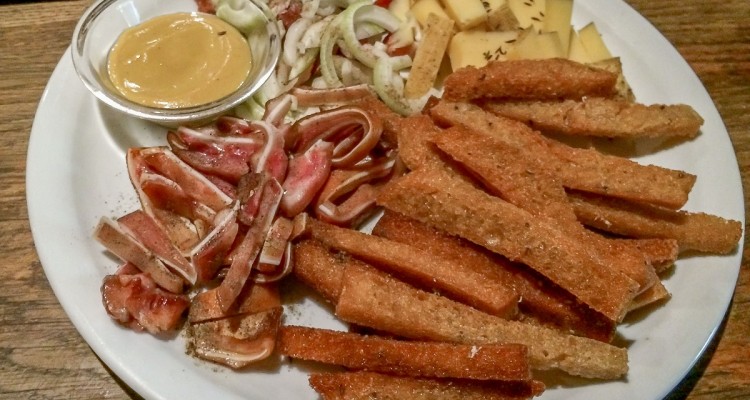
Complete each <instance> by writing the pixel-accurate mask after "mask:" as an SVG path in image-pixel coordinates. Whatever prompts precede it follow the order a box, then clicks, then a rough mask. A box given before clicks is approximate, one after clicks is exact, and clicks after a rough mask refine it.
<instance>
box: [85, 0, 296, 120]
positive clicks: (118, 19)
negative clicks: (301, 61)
mask: <svg viewBox="0 0 750 400" xmlns="http://www.w3.org/2000/svg"><path fill="white" fill-rule="evenodd" d="M245 1H247V2H248V4H247V6H248V7H254V8H256V9H257V10H258V11H259V14H260V15H262V16H263V18H264V22H265V24H264V25H263V26H264V28H262V29H257V30H255V31H253V32H252V33H251V34H250V35H249V36H248V43H249V45H250V49H251V52H252V58H253V62H252V65H251V70H250V73H249V75H248V76H247V78H246V79H245V81H244V82H243V83H242V85H241V86H240V87H239V89H238V90H236V91H235V92H233V93H232V94H230V95H228V96H226V97H224V98H222V99H219V100H216V101H213V102H210V103H206V104H202V105H198V106H193V107H184V108H171V109H168V108H155V107H148V106H144V105H141V104H138V103H135V102H132V101H130V100H128V99H126V98H125V97H123V96H122V95H121V94H120V93H119V91H118V90H117V89H115V88H114V86H113V85H112V83H111V82H110V80H109V76H108V73H107V57H108V54H109V50H110V48H111V47H112V45H113V44H114V43H115V41H116V40H117V38H118V37H119V36H120V34H121V33H122V32H123V31H124V30H126V29H128V28H131V27H133V26H135V25H138V24H140V23H142V22H144V21H146V20H148V19H151V18H153V17H156V16H160V15H165V14H171V13H177V12H195V11H196V4H195V1H193V0H158V1H155V0H99V1H97V2H96V3H94V4H93V5H91V6H90V7H89V8H88V9H87V10H86V11H85V12H84V14H83V15H82V16H81V18H80V20H79V21H78V24H77V25H76V28H75V31H74V32H73V42H72V45H71V53H72V56H73V66H74V67H75V70H76V73H77V74H78V76H79V77H80V78H81V81H82V82H83V83H84V85H85V86H86V87H87V88H88V89H89V90H90V91H91V93H93V94H94V96H96V98H98V99H99V100H101V101H102V102H104V103H105V104H107V105H108V106H110V107H112V108H114V109H116V110H118V111H120V112H122V113H125V114H127V115H131V116H134V117H137V118H142V119H146V120H149V121H152V122H156V123H159V124H162V125H166V126H178V125H191V124H193V125H194V124H200V123H204V122H206V121H209V120H211V119H212V118H214V117H216V116H218V115H220V114H223V113H226V112H227V111H229V110H231V109H232V108H233V107H235V106H237V105H238V104H240V103H242V102H244V101H245V100H247V99H248V98H249V97H250V96H252V95H253V94H254V93H255V92H257V91H258V90H259V89H260V87H261V86H262V85H263V83H265V81H266V80H267V79H268V77H269V76H270V74H271V73H273V70H274V68H275V67H276V63H277V62H278V59H279V54H280V51H281V38H280V35H279V29H278V25H277V24H276V19H275V17H274V16H273V13H272V12H271V11H270V10H269V9H268V7H267V6H266V5H265V4H264V3H263V2H261V1H259V0H245Z"/></svg>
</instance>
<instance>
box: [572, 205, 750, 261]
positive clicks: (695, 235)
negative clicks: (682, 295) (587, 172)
mask: <svg viewBox="0 0 750 400" xmlns="http://www.w3.org/2000/svg"><path fill="white" fill-rule="evenodd" d="M569 198H570V199H571V202H572V204H573V208H574V210H575V213H576V215H577V216H578V218H579V219H580V220H581V222H583V223H584V224H585V225H588V226H591V227H593V228H596V229H600V230H602V231H605V232H611V233H615V234H618V235H623V236H628V237H634V238H667V239H676V240H677V242H678V244H679V246H680V250H681V251H684V250H696V251H699V252H706V253H715V254H728V253H731V252H732V251H733V250H734V249H735V248H736V247H737V243H738V242H739V240H740V238H741V237H742V224H741V223H740V222H739V221H734V220H727V219H724V218H721V217H718V216H715V215H710V214H706V213H700V212H687V211H675V210H669V209H665V208H661V207H653V206H648V205H643V204H634V203H630V202H626V201H622V200H618V199H611V198H606V197H603V196H596V195H592V194H587V193H580V192H570V193H569Z"/></svg>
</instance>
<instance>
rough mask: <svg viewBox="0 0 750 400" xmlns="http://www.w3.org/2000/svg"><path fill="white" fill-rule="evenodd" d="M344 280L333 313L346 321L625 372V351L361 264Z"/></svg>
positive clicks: (563, 366) (536, 365) (563, 364)
mask: <svg viewBox="0 0 750 400" xmlns="http://www.w3.org/2000/svg"><path fill="white" fill-rule="evenodd" d="M343 283H344V285H343V287H342V289H341V296H340V297H339V302H338V304H337V306H336V315H337V316H338V317H339V318H341V319H342V320H344V321H347V322H350V323H355V324H358V325H362V326H367V327H372V328H376V329H379V330H382V331H385V332H390V333H393V334H395V335H398V336H401V337H406V338H411V339H417V340H436V341H448V342H458V343H467V344H472V345H484V344H489V343H520V344H524V345H526V346H527V347H528V350H529V361H530V365H531V368H532V369H537V370H548V369H560V370H563V371H565V372H567V373H569V374H573V375H579V376H583V377H589V378H602V379H617V378H619V377H621V376H623V375H624V374H625V373H627V370H628V365H627V358H628V357H627V351H626V350H625V349H622V348H619V347H615V346H612V345H609V344H606V343H602V342H599V341H596V340H593V339H587V338H583V337H578V336H572V335H566V334H564V333H561V332H558V331H556V330H552V329H548V328H544V327H540V326H536V325H531V324H525V323H522V322H517V321H508V320H505V319H502V318H498V317H495V316H492V315H489V314H486V313H483V312H481V311H478V310H476V309H473V308H471V307H468V306H466V305H463V304H461V303H457V302H455V301H452V300H449V299H447V298H445V297H442V296H439V295H436V294H432V293H428V292H425V291H422V290H419V289H416V288H414V287H412V286H410V285H408V284H406V283H403V282H401V281H398V280H396V279H395V278H392V277H388V276H382V275H378V274H374V273H372V272H371V271H368V270H367V269H364V268H357V267H347V269H346V271H345V274H344V280H343Z"/></svg>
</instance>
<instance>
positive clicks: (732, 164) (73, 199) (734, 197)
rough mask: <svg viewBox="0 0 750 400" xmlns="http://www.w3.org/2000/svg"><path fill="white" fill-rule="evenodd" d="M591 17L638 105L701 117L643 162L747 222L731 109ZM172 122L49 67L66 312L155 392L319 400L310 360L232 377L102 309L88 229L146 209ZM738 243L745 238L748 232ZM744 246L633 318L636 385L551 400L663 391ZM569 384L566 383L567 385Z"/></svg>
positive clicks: (625, 11)
mask: <svg viewBox="0 0 750 400" xmlns="http://www.w3.org/2000/svg"><path fill="white" fill-rule="evenodd" d="M589 21H594V22H596V24H597V26H598V27H599V29H600V31H601V33H602V35H603V37H604V40H605V42H606V43H607V46H608V47H609V48H610V49H611V51H612V53H613V54H616V55H618V56H619V57H621V59H622V62H623V68H624V72H625V75H626V77H627V78H628V80H629V82H630V84H631V86H632V87H633V88H634V91H635V94H636V96H637V98H638V100H639V101H640V102H643V103H657V102H658V103H687V104H690V105H691V106H692V107H693V108H695V109H696V110H697V111H698V113H699V114H701V116H703V118H704V119H705V121H706V122H705V124H704V125H703V128H702V133H701V135H700V136H699V137H698V138H697V139H695V140H693V141H690V142H688V143H683V144H681V145H678V146H674V147H669V148H665V149H661V150H660V151H659V152H651V151H650V150H651V149H649V148H645V147H644V148H635V149H630V152H631V154H630V155H632V156H633V157H634V158H635V159H637V160H638V161H639V162H643V163H652V164H657V165H661V166H665V167H668V168H674V169H681V170H685V171H688V172H690V173H693V174H696V175H697V176H698V181H697V183H696V186H695V188H694V189H693V192H692V193H691V196H690V200H689V202H688V204H687V205H686V207H685V208H686V209H687V210H691V211H703V212H707V213H711V214H716V215H719V216H721V217H724V218H730V219H734V220H739V221H741V222H742V223H743V226H744V205H743V200H742V199H743V195H742V187H741V181H740V175H739V170H738V167H737V162H736V159H735V156H734V150H733V148H732V145H731V142H730V140H729V136H728V134H727V131H726V128H725V127H724V125H723V123H722V121H721V117H720V116H719V114H718V112H717V110H716V108H715V106H714V105H713V103H712V101H711V99H710V97H709V95H708V93H707V92H706V91H705V89H704V88H703V86H702V84H701V82H700V80H699V79H698V78H697V76H696V75H695V74H694V72H693V71H692V70H691V69H690V67H689V66H688V64H687V63H686V62H685V61H684V60H683V59H682V57H681V56H680V55H679V54H678V53H677V51H676V50H675V49H674V48H673V47H672V46H671V45H670V44H669V43H668V41H667V40H666V39H665V38H664V37H663V36H662V35H661V34H660V33H658V31H657V30H656V29H654V27H653V26H651V25H650V24H649V23H648V22H647V21H646V20H645V19H644V18H643V17H641V16H640V15H638V14H637V13H636V12H635V11H634V10H633V9H631V8H630V7H629V6H627V5H626V4H625V3H623V2H621V1H618V0H608V1H594V0H577V1H576V5H575V9H574V18H573V22H574V25H576V26H577V27H580V26H582V25H583V24H585V23H587V22H589ZM164 132H165V129H164V128H162V127H159V126H157V125H153V124H150V123H147V122H143V121H139V120H136V119H133V118H130V117H125V116H122V115H120V114H118V113H117V112H115V111H113V110H111V109H109V108H108V107H107V106H105V105H103V104H101V103H98V102H97V101H96V99H95V98H94V97H93V96H92V95H90V94H89V92H88V91H86V89H85V88H84V86H83V84H81V83H80V81H79V80H78V79H77V78H76V76H75V72H74V70H73V66H72V62H71V57H70V54H69V52H66V53H65V54H64V56H63V58H62V59H61V61H60V63H59V64H58V66H57V68H56V69H55V71H54V73H53V74H52V76H51V78H50V81H49V83H48V86H47V89H46V90H45V92H44V95H43V97H42V99H41V102H40V104H39V109H38V111H37V115H36V118H35V120H34V125H33V128H32V133H31V138H30V143H29V150H28V164H27V198H28V209H29V217H30V222H31V228H32V232H33V236H34V241H35V245H36V248H37V252H38V254H39V257H40V260H41V262H42V265H43V267H44V270H45V273H46V275H47V278H48V279H49V281H50V284H51V286H52V288H53V290H54V291H55V294H56V295H57V297H58V299H59V301H60V303H61V304H62V306H63V308H64V309H65V311H66V313H67V314H68V316H69V317H70V319H71V321H72V322H73V323H74V325H75V326H76V328H77V329H78V331H79V332H80V333H81V335H82V336H83V338H84V339H85V340H86V342H87V343H88V344H89V345H90V346H91V348H92V349H93V350H94V351H95V352H96V354H97V355H98V356H99V357H100V358H101V359H102V360H103V361H104V362H105V363H106V364H107V366H108V367H109V368H110V369H111V370H112V371H113V372H114V373H115V374H117V375H118V376H119V377H120V378H122V379H123V381H125V383H127V384H128V385H129V386H130V387H132V388H133V389H134V390H135V391H137V392H138V393H139V394H140V395H142V396H143V397H145V398H147V399H172V398H180V397H184V398H198V397H202V396H211V397H218V398H222V399H240V398H243V399H247V398H250V399H265V398H299V399H313V398H316V395H315V393H314V392H313V391H312V390H311V389H310V388H309V386H308V384H307V373H308V372H309V371H310V370H311V369H314V368H315V367H314V366H312V365H311V364H306V363H301V362H294V363H291V364H290V363H288V362H287V361H285V360H282V359H280V358H272V359H270V360H266V361H264V362H263V363H262V364H260V365H257V366H256V367H254V368H251V369H249V370H247V371H243V372H234V371H230V370H227V369H224V368H222V367H218V366H215V365H213V364H209V363H207V362H204V361H200V360H197V359H194V358H192V357H190V356H188V355H186V354H185V344H184V340H183V338H182V337H181V336H180V335H177V336H175V337H159V338H156V337H153V336H150V335H148V334H144V333H136V332H133V331H131V330H128V329H125V328H122V327H120V326H118V325H117V324H115V323H114V322H112V321H111V320H110V318H109V317H108V316H107V314H106V313H105V311H104V309H103V307H102V304H101V296H100V293H99V287H100V285H101V281H102V278H103V277H104V276H105V275H106V274H109V273H112V272H114V270H115V268H116V265H117V262H116V261H115V260H114V259H113V258H111V257H110V256H108V255H107V254H106V253H105V251H104V249H103V248H102V247H101V246H100V245H99V244H98V243H96V242H95V241H94V240H93V239H92V238H91V233H92V231H93V229H94V227H95V226H96V223H97V222H98V220H99V218H100V217H102V216H118V215H122V214H124V213H126V212H128V211H131V210H133V209H134V208H136V207H137V200H136V198H135V194H134V192H133V189H132V187H131V185H130V182H129V180H128V176H127V172H126V169H125V151H126V149H127V148H129V147H133V146H150V145H156V144H162V143H163V142H164ZM740 243H742V241H740ZM741 254H742V249H741V248H739V249H737V251H736V252H735V253H733V254H731V255H728V256H700V257H698V256H695V257H689V258H685V259H682V260H680V261H679V262H678V265H677V267H676V268H675V270H674V273H673V274H671V275H670V276H669V277H668V278H667V279H666V280H665V285H666V286H667V288H668V289H669V290H670V292H672V294H673V298H672V299H671V300H670V301H669V302H668V303H667V304H666V305H665V306H663V307H660V308H658V309H655V310H651V312H649V313H643V314H639V315H637V316H631V317H629V318H628V319H626V321H625V323H624V324H623V325H622V326H621V327H620V329H619V331H618V332H619V335H618V338H617V344H619V345H626V346H628V348H629V356H630V373H629V374H628V376H627V379H626V380H622V381H615V382H607V383H595V382H593V383H592V382H588V381H582V380H577V379H572V378H566V377H563V378H552V379H550V380H548V381H547V383H548V384H549V387H548V389H547V391H546V392H545V393H544V395H543V396H542V398H543V399H561V398H605V396H606V398H609V399H631V398H638V399H661V398H663V397H664V396H665V395H667V394H668V393H669V391H671V390H672V389H673V388H674V387H675V385H677V384H678V383H679V381H680V380H681V379H682V378H683V377H684V375H685V374H686V373H687V372H688V371H689V369H690V368H691V366H692V365H693V364H694V363H695V361H696V360H697V358H698V357H699V356H700V354H701V353H702V351H703V350H704V349H705V347H706V346H707V345H708V343H709V342H710V340H711V338H712V336H713V335H714V333H715V332H716V330H717V329H718V327H719V326H720V324H721V321H722V319H723V316H724V314H725V312H726V309H727V307H728V304H729V302H730V300H731V296H732V294H733V292H734V287H735V283H736V279H737V274H738V271H739V266H740V257H741ZM292 293H293V294H292V295H290V296H288V298H286V299H285V301H286V303H287V304H288V306H287V311H288V312H287V313H286V322H287V323H295V324H301V325H310V326H319V327H329V328H343V325H342V324H340V323H339V322H337V321H335V320H334V319H333V317H331V312H330V309H329V308H328V307H327V306H325V305H323V304H322V303H321V302H320V301H319V300H318V299H317V298H316V297H311V296H306V295H305V293H304V291H303V290H302V289H299V290H294V291H292ZM558 384H559V385H558Z"/></svg>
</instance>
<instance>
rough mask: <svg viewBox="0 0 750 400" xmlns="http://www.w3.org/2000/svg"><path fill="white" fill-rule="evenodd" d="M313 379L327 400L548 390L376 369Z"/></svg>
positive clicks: (501, 395)
mask: <svg viewBox="0 0 750 400" xmlns="http://www.w3.org/2000/svg"><path fill="white" fill-rule="evenodd" d="M309 381H310V386H311V387H312V388H313V389H314V390H315V391H316V392H318V393H319V394H320V395H321V397H322V398H323V399H324V400H373V399H377V400H437V399H441V400H523V399H531V398H532V397H534V396H537V395H539V394H541V393H542V392H543V391H544V384H543V383H541V382H539V381H532V382H531V383H530V384H527V383H504V382H483V381H469V380H455V379H425V378H408V377H399V376H391V375H385V374H379V373H375V372H338V373H315V374H311V375H310V380H309Z"/></svg>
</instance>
